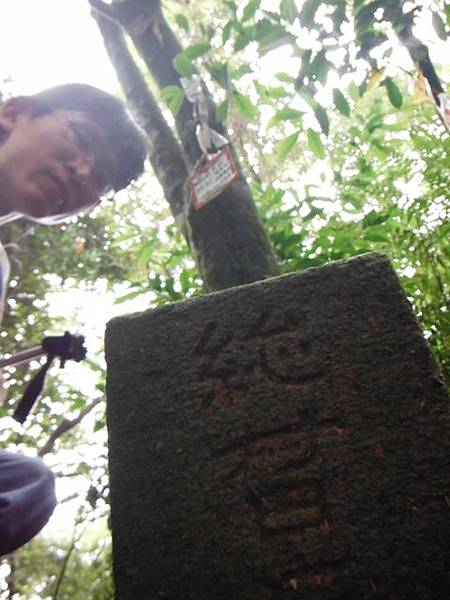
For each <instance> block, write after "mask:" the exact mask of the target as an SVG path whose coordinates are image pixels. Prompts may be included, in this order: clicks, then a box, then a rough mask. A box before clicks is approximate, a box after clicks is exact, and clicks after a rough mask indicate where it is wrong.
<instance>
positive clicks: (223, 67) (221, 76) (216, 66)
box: [206, 62, 230, 90]
mask: <svg viewBox="0 0 450 600" xmlns="http://www.w3.org/2000/svg"><path fill="white" fill-rule="evenodd" d="M206 68H207V70H208V71H209V73H210V75H211V77H212V78H213V79H214V81H215V82H216V83H218V84H219V85H220V86H221V87H223V88H224V89H225V90H228V89H229V87H230V76H229V72H228V63H226V62H213V63H208V64H207V65H206Z"/></svg>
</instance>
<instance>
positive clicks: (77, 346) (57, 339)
mask: <svg viewBox="0 0 450 600" xmlns="http://www.w3.org/2000/svg"><path fill="white" fill-rule="evenodd" d="M42 349H43V350H44V351H45V352H46V353H47V361H46V362H45V364H44V365H43V366H42V367H41V368H40V370H39V371H38V373H37V374H36V375H35V376H34V377H33V379H32V380H31V381H30V383H29V384H28V386H27V388H26V390H25V393H24V395H23V396H22V399H21V400H20V402H19V404H18V405H17V407H16V410H15V411H14V414H13V418H14V419H15V420H16V421H18V422H19V423H23V422H24V421H25V419H26V418H27V417H28V415H29V414H30V411H31V409H32V408H33V405H34V403H35V402H36V400H37V399H38V397H39V394H40V393H41V392H42V388H43V387H44V381H45V376H46V374H47V371H48V370H49V368H50V365H51V364H52V362H53V359H54V358H56V357H58V358H59V359H60V360H61V367H64V363H65V361H66V360H75V361H76V362H79V361H80V360H83V358H85V356H86V348H85V347H84V337H83V336H82V335H72V334H71V333H69V332H68V331H66V332H65V333H64V335H59V336H51V337H46V338H44V339H43V341H42Z"/></svg>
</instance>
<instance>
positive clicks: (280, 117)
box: [267, 107, 305, 127]
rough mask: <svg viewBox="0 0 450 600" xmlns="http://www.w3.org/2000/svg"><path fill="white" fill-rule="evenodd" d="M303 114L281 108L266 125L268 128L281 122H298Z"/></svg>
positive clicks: (292, 109)
mask: <svg viewBox="0 0 450 600" xmlns="http://www.w3.org/2000/svg"><path fill="white" fill-rule="evenodd" d="M304 114H305V113H303V112H301V111H300V110H296V109H295V108H289V107H286V108H282V109H281V110H280V111H278V112H277V113H276V114H275V115H274V116H273V117H272V118H271V119H270V121H269V123H268V124H267V126H268V127H273V126H274V125H279V124H280V123H282V122H283V121H299V120H301V118H302V117H303V115H304Z"/></svg>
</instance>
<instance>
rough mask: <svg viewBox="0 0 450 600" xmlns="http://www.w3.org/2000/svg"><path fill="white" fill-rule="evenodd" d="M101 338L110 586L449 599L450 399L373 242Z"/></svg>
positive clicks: (132, 322) (209, 599) (182, 595)
mask: <svg viewBox="0 0 450 600" xmlns="http://www.w3.org/2000/svg"><path fill="white" fill-rule="evenodd" d="M106 342H107V345H106V349H107V361H108V428H109V447H110V474H111V509H112V526H113V544H114V569H115V580H116V589H117V598H118V599H119V600H157V599H168V600H263V599H271V598H272V599H275V600H293V599H302V600H315V599H327V600H328V599H338V598H339V599H342V600H356V599H364V600H366V599H370V598H386V599H394V598H395V599H404V600H412V599H420V600H427V599H430V600H431V599H432V600H437V599H440V598H442V599H443V598H448V595H449V593H450V571H449V567H450V505H449V494H450V489H449V487H450V486H449V477H450V476H449V473H450V469H449V467H450V453H449V435H448V426H449V412H448V399H447V396H446V393H445V391H444V389H443V386H442V383H441V381H440V379H439V376H438V374H437V372H436V370H435V366H434V364H433V362H432V359H431V357H430V354H429V352H428V349H427V347H426V345H425V342H424V340H423V338H422V335H421V333H420V331H419V328H418V325H417V323H416V320H415V318H414V315H413V313H412V311H411V308H410V305H409V303H408V301H407V300H406V298H405V296H404V294H403V292H402V291H401V289H400V287H399V284H398V281H397V279H396V277H395V274H394V272H393V271H392V269H391V267H390V266H389V263H388V262H387V260H386V259H385V258H384V257H382V256H380V255H367V256H364V257H361V258H357V259H353V260H350V261H344V262H338V263H334V264H331V265H329V266H326V267H323V268H320V269H313V270H310V271H307V272H305V273H301V274H293V275H287V276H283V277H278V278H274V279H271V280H267V281H264V282H260V283H256V284H252V285H248V286H243V287H241V288H235V289H231V290H227V291H224V292H221V293H216V294H212V295H210V296H206V297H203V298H200V299H197V300H192V301H187V302H181V303H178V304H174V305H170V306H165V307H162V308H158V309H156V310H152V311H148V312H145V313H142V314H138V315H131V316H128V317H123V318H119V319H115V320H113V321H112V322H111V323H110V324H109V326H108V331H107V337H106Z"/></svg>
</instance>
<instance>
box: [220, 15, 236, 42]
mask: <svg viewBox="0 0 450 600" xmlns="http://www.w3.org/2000/svg"><path fill="white" fill-rule="evenodd" d="M233 27H234V21H228V23H227V24H226V25H225V27H224V28H223V30H222V42H223V43H224V44H225V42H226V41H227V40H228V39H229V38H230V33H231V30H232V29H233Z"/></svg>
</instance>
